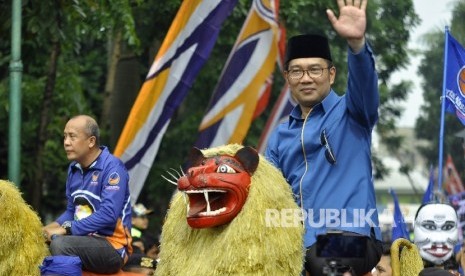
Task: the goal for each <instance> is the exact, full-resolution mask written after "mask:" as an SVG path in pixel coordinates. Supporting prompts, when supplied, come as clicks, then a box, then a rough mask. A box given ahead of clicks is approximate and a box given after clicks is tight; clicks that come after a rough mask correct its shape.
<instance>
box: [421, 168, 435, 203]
mask: <svg viewBox="0 0 465 276" xmlns="http://www.w3.org/2000/svg"><path fill="white" fill-rule="evenodd" d="M433 190H434V168H433V166H432V165H431V167H430V169H429V182H428V187H427V188H426V191H425V194H424V195H423V200H422V202H421V203H422V204H425V203H428V202H431V201H433V194H434V193H433Z"/></svg>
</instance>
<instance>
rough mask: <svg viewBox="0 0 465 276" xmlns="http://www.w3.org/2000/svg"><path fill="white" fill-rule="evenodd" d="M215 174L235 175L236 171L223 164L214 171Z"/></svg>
mask: <svg viewBox="0 0 465 276" xmlns="http://www.w3.org/2000/svg"><path fill="white" fill-rule="evenodd" d="M216 172H217V173H236V170H235V169H233V168H231V167H230V166H228V165H225V164H223V165H220V166H219V167H218V169H216Z"/></svg>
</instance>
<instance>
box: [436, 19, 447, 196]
mask: <svg viewBox="0 0 465 276" xmlns="http://www.w3.org/2000/svg"><path fill="white" fill-rule="evenodd" d="M448 34H449V27H448V26H446V27H445V32H444V70H443V79H442V97H441V127H440V130H439V165H438V194H441V188H442V171H443V165H442V163H443V155H444V153H443V148H444V113H445V110H446V74H447V50H448V43H449V41H448V40H449V39H448ZM433 198H435V196H434V193H433Z"/></svg>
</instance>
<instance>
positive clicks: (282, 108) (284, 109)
mask: <svg viewBox="0 0 465 276" xmlns="http://www.w3.org/2000/svg"><path fill="white" fill-rule="evenodd" d="M295 105H296V103H295V101H294V100H293V99H292V97H291V91H290V90H289V86H288V85H287V84H286V85H284V87H283V89H282V90H281V93H280V94H279V97H278V100H277V101H276V103H275V104H274V106H273V109H272V111H271V114H270V117H268V120H267V121H266V125H265V128H264V129H263V131H262V135H261V136H260V140H259V142H258V147H257V148H258V152H259V153H261V154H263V153H264V152H265V149H266V146H267V144H268V139H269V138H270V135H271V133H272V132H273V130H274V129H275V128H276V126H277V125H278V124H279V123H280V122H282V121H283V120H286V119H287V118H288V116H289V113H291V110H292V109H293V108H294V106H295Z"/></svg>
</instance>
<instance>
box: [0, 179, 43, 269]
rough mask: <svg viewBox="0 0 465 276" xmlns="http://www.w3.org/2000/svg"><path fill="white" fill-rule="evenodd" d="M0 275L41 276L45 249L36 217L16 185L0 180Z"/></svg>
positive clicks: (40, 225) (40, 224)
mask: <svg viewBox="0 0 465 276" xmlns="http://www.w3.org/2000/svg"><path fill="white" fill-rule="evenodd" d="M0 233H1V235H0V275H9V276H24V275H40V270H39V265H40V264H41V263H42V260H43V259H44V257H45V256H46V255H48V249H47V246H46V244H45V239H44V237H43V236H42V223H41V221H40V219H39V217H38V215H37V214H36V213H35V212H34V211H33V210H32V208H31V207H30V206H29V205H28V204H27V203H26V202H25V201H24V200H23V198H22V197H21V193H20V192H19V191H18V189H17V188H16V186H15V185H14V184H13V183H11V182H8V181H5V180H0Z"/></svg>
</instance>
